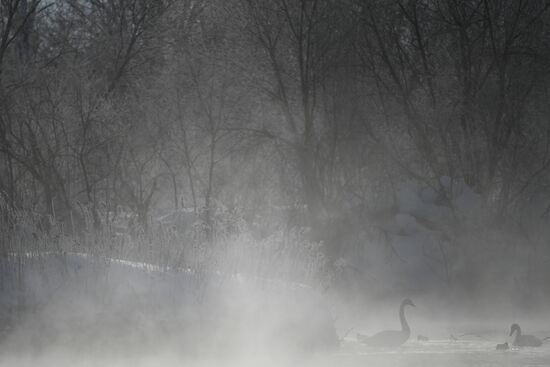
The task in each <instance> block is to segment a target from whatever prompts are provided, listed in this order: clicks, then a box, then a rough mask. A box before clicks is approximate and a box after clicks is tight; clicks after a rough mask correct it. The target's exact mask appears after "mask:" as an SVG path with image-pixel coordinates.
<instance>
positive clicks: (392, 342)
mask: <svg viewBox="0 0 550 367" xmlns="http://www.w3.org/2000/svg"><path fill="white" fill-rule="evenodd" d="M405 306H413V307H415V304H414V303H413V302H412V301H411V300H410V299H409V298H406V299H405V300H404V301H403V302H402V303H401V307H399V319H400V321H401V330H384V331H381V332H379V333H377V334H374V335H373V336H370V337H368V336H364V335H360V334H357V340H358V341H359V342H361V343H364V344H368V345H370V346H373V347H398V346H400V345H402V344H403V343H405V342H406V341H407V339H409V337H410V336H411V329H410V327H409V324H407V320H406V319H405Z"/></svg>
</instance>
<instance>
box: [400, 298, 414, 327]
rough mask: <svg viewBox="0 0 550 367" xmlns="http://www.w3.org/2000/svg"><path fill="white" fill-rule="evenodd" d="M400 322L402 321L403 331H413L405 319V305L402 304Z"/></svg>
mask: <svg viewBox="0 0 550 367" xmlns="http://www.w3.org/2000/svg"><path fill="white" fill-rule="evenodd" d="M399 320H401V329H403V331H409V332H410V331H411V328H410V327H409V324H407V320H406V319H405V305H404V304H401V307H400V308H399Z"/></svg>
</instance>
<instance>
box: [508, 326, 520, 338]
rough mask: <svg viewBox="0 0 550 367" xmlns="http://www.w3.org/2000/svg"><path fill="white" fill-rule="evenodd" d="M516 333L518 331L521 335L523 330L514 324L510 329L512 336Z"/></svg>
mask: <svg viewBox="0 0 550 367" xmlns="http://www.w3.org/2000/svg"><path fill="white" fill-rule="evenodd" d="M514 331H517V332H518V334H519V333H521V328H520V327H519V325H518V324H512V326H511V327H510V336H512V334H514Z"/></svg>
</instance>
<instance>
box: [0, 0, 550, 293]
mask: <svg viewBox="0 0 550 367" xmlns="http://www.w3.org/2000/svg"><path fill="white" fill-rule="evenodd" d="M549 7H550V3H547V2H546V1H542V0H464V1H456V0H388V1H383V0H1V3H0V200H1V205H0V206H1V207H2V231H3V234H2V236H1V238H2V248H1V251H2V253H3V255H8V254H9V253H13V252H17V251H35V250H37V251H39V250H41V249H42V248H40V247H39V246H44V247H43V249H47V250H49V251H52V250H55V249H60V248H61V247H56V246H61V245H59V243H60V242H63V246H64V247H63V250H64V251H78V252H82V251H85V252H93V251H95V248H94V246H103V247H105V246H108V247H109V248H110V250H111V251H112V253H113V256H115V255H116V256H119V257H120V256H122V257H123V256H124V254H123V253H122V252H119V251H118V250H117V249H116V246H119V245H120V243H121V240H120V239H119V237H120V236H125V237H124V238H126V240H125V241H129V242H131V241H134V242H136V241H138V238H141V240H140V241H142V242H144V241H145V242H147V248H148V250H146V252H147V251H158V253H159V254H161V255H160V256H163V255H162V254H163V251H166V252H167V255H166V254H165V255H166V257H167V258H170V259H172V260H173V259H175V258H177V256H173V253H172V252H170V251H177V249H178V246H183V245H182V241H185V240H186V239H187V240H189V241H192V242H193V243H194V244H195V245H194V246H195V247H194V248H195V249H197V248H206V249H208V248H211V247H213V246H215V244H216V243H219V242H220V241H223V240H224V239H227V238H229V237H231V236H243V234H246V235H247V236H248V237H247V238H250V240H249V241H250V243H251V244H252V245H251V247H250V251H253V249H254V245H253V244H254V243H261V242H262V241H265V239H266V238H269V239H270V241H272V242H273V243H278V242H281V243H283V242H285V241H287V242H288V241H292V242H293V243H294V245H293V246H294V247H293V249H292V251H295V252H296V251H298V252H300V251H302V250H301V249H297V248H295V247H296V246H298V247H299V246H303V247H304V249H303V251H302V252H303V253H307V254H309V255H304V256H317V255H311V254H310V252H315V251H316V250H315V249H318V250H319V252H320V255H319V256H322V258H323V266H322V268H323V270H322V271H323V272H324V273H325V274H329V273H330V274H331V275H330V277H329V278H331V279H332V280H331V281H330V284H340V285H346V286H350V284H353V283H354V282H357V283H359V284H361V286H364V282H363V280H364V279H370V278H368V277H367V276H366V275H365V274H368V273H369V266H368V263H369V261H373V260H372V259H381V258H383V259H384V261H387V264H388V267H390V263H391V262H395V263H397V264H399V263H400V262H403V261H405V262H406V260H403V259H401V257H402V256H401V255H400V254H399V251H397V250H396V249H395V248H394V247H393V242H392V241H393V240H394V239H395V236H399V235H406V233H401V232H400V231H399V229H395V227H396V226H395V225H394V224H395V222H396V218H397V219H399V218H398V217H399V212H400V206H399V203H398V202H399V200H398V196H399V190H400V187H403V185H404V184H407V183H414V185H416V186H418V187H424V188H425V189H426V190H430V192H431V193H435V196H434V202H435V203H437V205H438V206H439V207H443V208H447V209H448V210H449V211H450V212H451V213H454V212H455V209H456V202H455V199H456V197H457V195H455V192H454V188H456V187H463V188H464V187H467V188H469V189H470V190H471V191H472V192H473V193H475V197H476V198H478V199H479V205H478V206H476V208H477V209H476V210H475V212H471V213H469V215H468V216H467V217H464V216H461V215H455V216H451V217H449V218H447V219H445V220H442V221H438V222H433V221H431V220H430V219H429V218H423V217H421V216H413V219H414V220H415V226H416V227H417V228H422V229H423V230H425V231H428V232H429V233H430V236H431V237H430V238H431V239H432V240H433V241H432V243H429V244H424V245H426V246H428V248H427V249H424V250H425V254H424V256H425V257H426V259H427V260H428V261H429V263H431V264H432V265H433V266H434V267H435V268H434V269H435V270H433V269H432V270H433V277H434V278H435V279H438V281H439V282H440V283H438V284H440V285H444V286H445V287H449V288H450V289H464V290H474V289H475V287H476V284H477V283H478V281H479V280H480V279H481V278H485V277H488V278H489V279H487V280H489V281H493V280H494V279H499V278H500V277H501V275H502V274H504V273H503V272H504V271H505V268H508V267H510V264H511V263H513V264H515V265H514V267H515V268H514V269H515V271H516V272H513V271H512V272H507V273H506V274H507V275H509V280H510V282H512V284H513V286H514V287H516V288H517V289H520V290H521V291H522V292H523V293H522V295H532V296H534V295H536V294H538V293H537V292H539V291H540V290H548V287H549V283H548V281H547V280H548V274H549V272H548V270H547V268H548V264H550V263H549V259H550V242H549V239H550V237H549V233H550V232H549V231H548V227H549V226H548V224H549V223H548V220H549V218H548V217H549V215H550V96H549V90H548V89H549V87H550V79H549V76H550V10H549V9H548V8H549ZM174 218H175V219H174ZM408 218H409V219H410V218H411V216H410V215H409V216H408ZM22 222H25V223H26V226H23V225H22V224H21V223H22ZM29 226H30V227H32V228H31V229H29V228H30V227H29ZM25 231H27V232H28V233H27V232H25ZM25 233H26V234H25ZM174 233H179V234H180V235H177V236H179V237H177V236H176V235H174ZM170 236H172V237H170ZM174 236H176V237H174ZM161 237H162V238H164V239H163V240H162V241H161V240H159V238H161ZM168 237H169V238H176V239H177V240H166V238H168ZM60 238H62V239H63V241H60V240H59V239H60ZM143 238H148V240H143ZM289 238H290V240H289ZM170 241H172V242H170ZM160 242H162V243H160ZM52 243H53V244H52ZM167 243H170V247H169V248H168V245H166V244H167ZM105 244H108V245H105ZM48 246H49V247H48ZM162 246H165V247H162ZM150 248H153V249H152V250H150ZM281 251H282V250H281ZM292 251H291V253H294V252H292ZM275 252H277V251H275ZM302 252H300V253H301V254H302ZM277 253H278V252H277ZM241 255H242V256H243V257H246V256H247V255H246V254H244V253H243V254H241ZM369 259H370V260H369ZM476 259H477V261H476ZM499 259H503V260H499ZM316 261H318V260H316ZM319 261H320V260H319ZM172 265H173V266H175V265H174V264H172ZM481 265H483V271H482V268H480V266H481ZM488 265H490V266H489V268H490V269H492V270H491V271H493V270H494V271H495V273H494V274H496V275H494V279H493V278H491V276H489V275H487V274H488V270H487V266H488ZM397 266H398V267H399V265H397ZM422 271H424V270H422ZM489 272H490V271H489ZM328 286H330V285H328Z"/></svg>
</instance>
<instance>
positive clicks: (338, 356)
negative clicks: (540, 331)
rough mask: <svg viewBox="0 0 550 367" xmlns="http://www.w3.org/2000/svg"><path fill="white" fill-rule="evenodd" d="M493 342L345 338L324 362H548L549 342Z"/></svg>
mask: <svg viewBox="0 0 550 367" xmlns="http://www.w3.org/2000/svg"><path fill="white" fill-rule="evenodd" d="M496 344H497V343H496V342H493V341H479V340H470V341H464V340H458V341H451V340H434V341H428V342H422V343H417V342H412V341H410V342H408V343H407V344H405V345H404V346H402V347H400V348H397V349H376V348H371V347H368V346H364V345H360V344H358V343H356V342H351V341H346V342H344V343H343V345H342V348H341V349H340V350H339V351H338V352H336V353H335V354H334V355H332V356H330V358H329V359H330V361H327V366H328V365H332V366H338V367H347V366H350V367H352V366H353V367H355V366H369V367H378V366H380V367H394V366H395V367H401V366H403V367H405V366H406V367H439V366H441V367H493V366H494V367H496V366H514V367H527V366H529V367H535V366H540V367H542V366H544V367H548V366H550V345H544V346H543V347H540V348H524V349H521V350H520V349H517V350H516V349H514V350H506V351H497V350H496V349H495V347H496Z"/></svg>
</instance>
